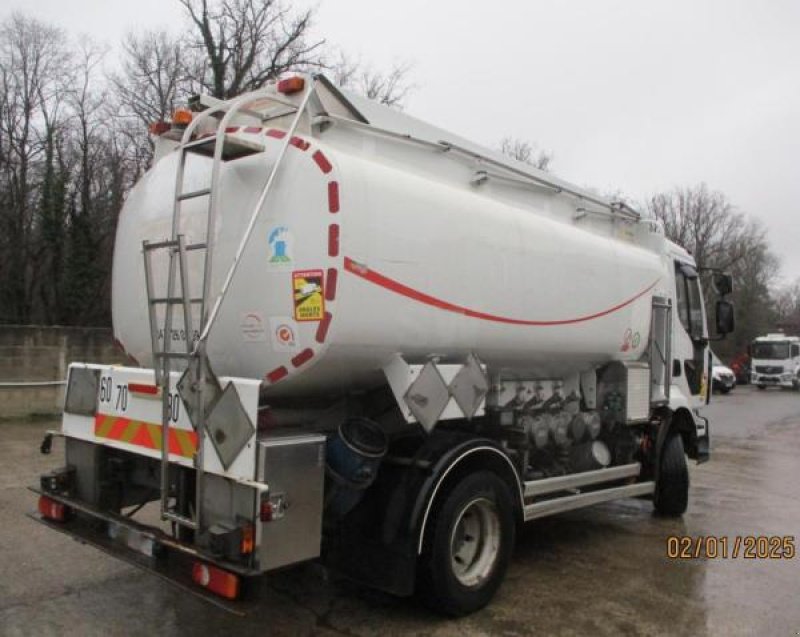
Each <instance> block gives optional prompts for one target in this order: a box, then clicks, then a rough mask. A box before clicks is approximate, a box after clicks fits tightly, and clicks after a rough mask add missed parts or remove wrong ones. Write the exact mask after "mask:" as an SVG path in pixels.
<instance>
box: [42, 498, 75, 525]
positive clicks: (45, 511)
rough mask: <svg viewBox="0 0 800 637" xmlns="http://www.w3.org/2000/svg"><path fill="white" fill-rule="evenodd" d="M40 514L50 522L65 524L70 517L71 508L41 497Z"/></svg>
mask: <svg viewBox="0 0 800 637" xmlns="http://www.w3.org/2000/svg"><path fill="white" fill-rule="evenodd" d="M39 513H41V514H42V517H45V518H47V519H48V520H55V521H56V522H63V521H64V520H66V519H67V516H68V515H69V507H68V506H67V505H65V504H61V502H56V501H55V500H51V499H50V498H48V497H47V496H45V495H43V496H40V497H39Z"/></svg>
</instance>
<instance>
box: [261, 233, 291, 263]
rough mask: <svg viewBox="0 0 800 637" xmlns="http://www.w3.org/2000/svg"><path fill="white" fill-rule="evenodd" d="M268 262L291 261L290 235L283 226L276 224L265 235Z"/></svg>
mask: <svg viewBox="0 0 800 637" xmlns="http://www.w3.org/2000/svg"><path fill="white" fill-rule="evenodd" d="M267 242H268V243H269V250H270V255H269V262H270V263H291V262H292V257H291V249H292V245H291V244H292V235H291V233H290V232H289V229H288V228H287V227H285V226H278V227H277V228H274V229H273V230H271V231H270V233H269V235H268V236H267Z"/></svg>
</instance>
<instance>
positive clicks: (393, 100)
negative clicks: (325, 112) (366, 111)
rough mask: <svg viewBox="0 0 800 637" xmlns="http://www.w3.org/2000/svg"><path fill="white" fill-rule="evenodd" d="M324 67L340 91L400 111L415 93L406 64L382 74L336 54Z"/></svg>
mask: <svg viewBox="0 0 800 637" xmlns="http://www.w3.org/2000/svg"><path fill="white" fill-rule="evenodd" d="M324 66H325V68H326V69H327V70H328V71H329V72H330V73H331V79H332V80H333V81H334V82H335V83H336V84H338V85H339V86H341V87H342V88H345V89H350V90H353V91H355V92H357V93H361V94H362V95H364V96H365V97H367V98H368V99H371V100H375V101H376V102H379V103H381V104H385V105H386V106H391V107H393V108H397V109H400V110H402V108H403V106H404V102H405V100H406V98H407V97H408V95H409V94H410V93H411V92H412V91H413V90H414V86H413V85H412V84H411V83H410V82H409V74H410V72H411V68H412V66H411V64H409V63H395V64H394V65H393V66H392V67H391V68H390V69H389V70H388V71H386V72H382V71H377V70H375V69H374V68H373V67H372V66H370V65H365V64H364V63H363V62H361V61H360V60H357V59H355V58H351V57H348V56H347V55H346V54H345V53H343V52H342V51H338V52H337V54H336V57H335V59H334V61H333V62H326V63H324Z"/></svg>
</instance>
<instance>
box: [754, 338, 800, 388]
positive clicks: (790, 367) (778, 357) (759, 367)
mask: <svg viewBox="0 0 800 637" xmlns="http://www.w3.org/2000/svg"><path fill="white" fill-rule="evenodd" d="M750 357H751V363H750V368H751V382H752V383H753V384H754V385H755V386H756V387H758V388H759V389H766V388H767V387H784V388H787V389H795V390H797V389H800V338H798V337H797V336H787V335H786V334H782V333H778V334H767V335H766V336H759V337H758V338H756V339H755V340H754V341H753V343H752V344H751V345H750Z"/></svg>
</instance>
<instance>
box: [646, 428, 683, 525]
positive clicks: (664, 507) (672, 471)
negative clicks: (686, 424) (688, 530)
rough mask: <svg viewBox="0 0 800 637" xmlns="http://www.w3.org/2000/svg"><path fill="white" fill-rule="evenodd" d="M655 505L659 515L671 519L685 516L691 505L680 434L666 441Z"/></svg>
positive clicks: (675, 434) (657, 479)
mask: <svg viewBox="0 0 800 637" xmlns="http://www.w3.org/2000/svg"><path fill="white" fill-rule="evenodd" d="M653 504H654V505H655V508H656V512H657V513H659V514H660V515H666V516H671V517H676V516H680V515H683V513H684V512H685V511H686V507H687V506H688V504H689V468H688V467H687V466H686V455H685V454H684V451H683V439H682V438H681V436H680V434H678V433H672V434H670V435H669V436H668V437H667V439H666V440H665V441H664V448H663V450H662V451H661V462H660V464H659V468H658V476H657V478H656V491H655V497H654V498H653Z"/></svg>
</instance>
